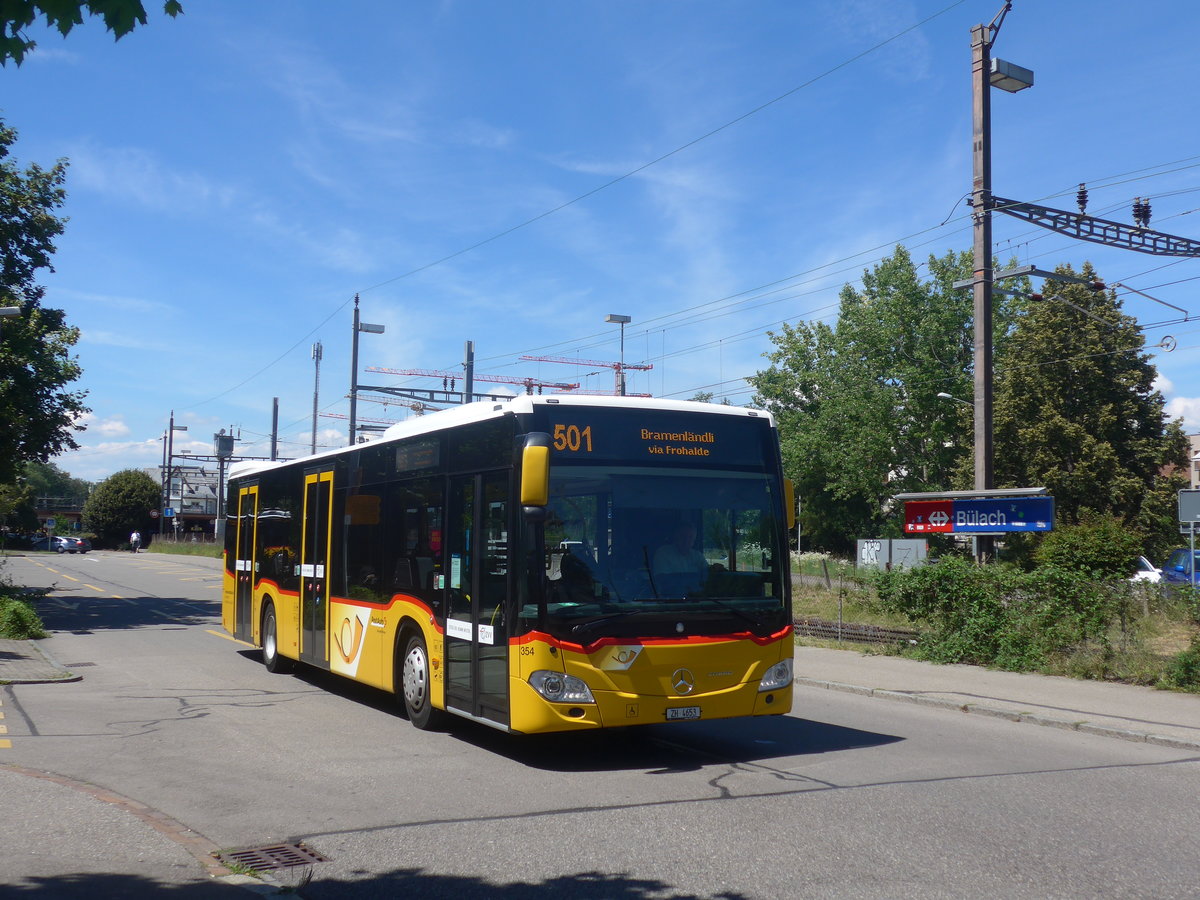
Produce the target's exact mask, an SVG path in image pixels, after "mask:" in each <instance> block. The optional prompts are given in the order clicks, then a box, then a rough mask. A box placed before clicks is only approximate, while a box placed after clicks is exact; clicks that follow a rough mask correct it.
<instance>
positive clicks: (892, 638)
mask: <svg viewBox="0 0 1200 900" xmlns="http://www.w3.org/2000/svg"><path fill="white" fill-rule="evenodd" d="M792 624H793V625H794V626H795V628H796V634H799V635H803V636H804V637H815V638H820V639H821V640H825V641H838V640H840V641H852V642H854V643H856V644H915V643H916V642H917V641H918V640H919V639H920V635H919V634H918V633H917V632H915V631H910V630H908V629H906V628H885V627H883V626H881V625H859V624H856V623H854V622H842V623H840V624H839V623H838V622H830V621H827V620H825V619H813V618H810V617H807V616H806V617H803V618H799V619H793V620H792Z"/></svg>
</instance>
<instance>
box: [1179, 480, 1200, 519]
mask: <svg viewBox="0 0 1200 900" xmlns="http://www.w3.org/2000/svg"><path fill="white" fill-rule="evenodd" d="M1179 521H1180V522H1200V489H1197V488H1184V489H1183V490H1181V491H1180V492H1179Z"/></svg>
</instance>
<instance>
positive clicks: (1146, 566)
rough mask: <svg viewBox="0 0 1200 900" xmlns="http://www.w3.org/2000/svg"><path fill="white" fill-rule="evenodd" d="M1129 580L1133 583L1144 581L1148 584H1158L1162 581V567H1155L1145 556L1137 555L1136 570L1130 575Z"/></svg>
mask: <svg viewBox="0 0 1200 900" xmlns="http://www.w3.org/2000/svg"><path fill="white" fill-rule="evenodd" d="M1129 580H1130V581H1132V582H1134V583H1135V584H1136V583H1137V582H1139V581H1144V582H1146V583H1148V584H1158V583H1159V582H1160V581H1162V569H1159V568H1157V567H1156V566H1155V565H1154V563H1152V562H1150V560H1148V559H1146V557H1144V556H1139V557H1138V558H1137V571H1136V572H1134V573H1133V575H1131V576H1130V578H1129Z"/></svg>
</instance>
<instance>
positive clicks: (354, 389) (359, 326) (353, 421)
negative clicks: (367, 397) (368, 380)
mask: <svg viewBox="0 0 1200 900" xmlns="http://www.w3.org/2000/svg"><path fill="white" fill-rule="evenodd" d="M360 331H365V332H366V333H367V334H383V326H382V325H369V324H367V323H366V322H360V321H359V320H358V294H355V295H354V330H353V341H352V345H351V348H350V445H351V446H353V445H354V433H355V431H357V430H358V334H359V332H360ZM314 449H315V448H314Z"/></svg>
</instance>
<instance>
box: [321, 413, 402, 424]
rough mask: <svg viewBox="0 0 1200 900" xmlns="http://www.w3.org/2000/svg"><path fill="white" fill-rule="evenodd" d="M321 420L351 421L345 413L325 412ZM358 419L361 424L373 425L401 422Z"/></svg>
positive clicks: (397, 420) (360, 417)
mask: <svg viewBox="0 0 1200 900" xmlns="http://www.w3.org/2000/svg"><path fill="white" fill-rule="evenodd" d="M321 418H323V419H349V418H350V417H349V416H347V415H345V414H344V413H331V412H323V413H321ZM356 418H357V419H358V421H359V422H370V423H371V424H373V425H395V424H397V423H398V422H399V421H400V420H399V419H365V418H363V417H362V416H357V417H356Z"/></svg>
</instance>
